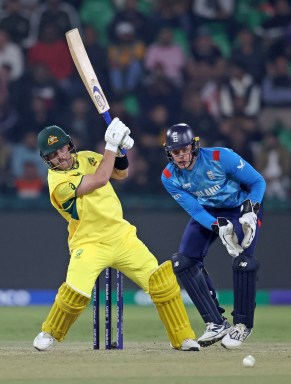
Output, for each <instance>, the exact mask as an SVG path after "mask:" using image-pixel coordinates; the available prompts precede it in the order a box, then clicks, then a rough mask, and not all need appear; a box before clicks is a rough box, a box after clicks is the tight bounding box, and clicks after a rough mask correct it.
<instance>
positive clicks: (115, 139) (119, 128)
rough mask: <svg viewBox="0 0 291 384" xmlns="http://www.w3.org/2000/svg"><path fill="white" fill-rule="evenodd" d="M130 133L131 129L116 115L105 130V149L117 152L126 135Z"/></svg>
mask: <svg viewBox="0 0 291 384" xmlns="http://www.w3.org/2000/svg"><path fill="white" fill-rule="evenodd" d="M129 134H130V129H129V128H128V127H127V126H126V125H125V124H124V123H123V122H122V121H120V120H119V118H118V117H115V118H114V119H113V120H112V122H111V123H110V125H109V126H108V128H107V129H106V132H105V136H104V138H105V141H106V146H105V149H107V150H109V151H112V152H115V153H117V151H118V146H120V145H121V143H122V141H123V139H124V138H125V136H126V135H129Z"/></svg>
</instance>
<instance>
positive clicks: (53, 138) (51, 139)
mask: <svg viewBox="0 0 291 384" xmlns="http://www.w3.org/2000/svg"><path fill="white" fill-rule="evenodd" d="M58 141H59V139H58V138H57V136H53V135H50V136H49V137H48V139H47V143H48V145H53V144H55V143H57V142H58Z"/></svg>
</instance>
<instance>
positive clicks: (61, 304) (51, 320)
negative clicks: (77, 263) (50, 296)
mask: <svg viewBox="0 0 291 384" xmlns="http://www.w3.org/2000/svg"><path fill="white" fill-rule="evenodd" d="M89 303H90V298H88V297H85V296H83V295H81V294H80V293H78V292H76V291H75V290H74V289H73V288H71V287H70V286H69V285H68V284H67V283H63V284H62V285H61V286H60V288H59V290H58V294H57V296H56V299H55V302H54V304H53V306H52V308H51V310H50V312H49V314H48V317H47V319H46V320H45V321H44V323H43V324H42V331H43V332H47V333H49V334H50V335H51V336H53V337H54V338H55V339H56V340H57V341H62V340H64V338H65V336H66V334H67V332H68V330H69V329H70V327H71V325H72V324H73V323H74V322H75V320H76V319H77V318H78V317H79V315H80V314H81V313H82V312H83V310H84V309H85V308H86V307H87V305H88V304H89Z"/></svg>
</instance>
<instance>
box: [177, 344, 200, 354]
mask: <svg viewBox="0 0 291 384" xmlns="http://www.w3.org/2000/svg"><path fill="white" fill-rule="evenodd" d="M199 345H200V344H199ZM180 351H183V352H193V351H194V352H199V351H200V348H198V347H192V348H189V349H182V348H181V349H180Z"/></svg>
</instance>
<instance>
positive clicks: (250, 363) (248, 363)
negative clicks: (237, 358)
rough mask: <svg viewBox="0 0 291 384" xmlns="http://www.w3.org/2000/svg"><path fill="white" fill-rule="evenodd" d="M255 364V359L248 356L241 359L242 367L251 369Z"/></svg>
mask: <svg viewBox="0 0 291 384" xmlns="http://www.w3.org/2000/svg"><path fill="white" fill-rule="evenodd" d="M255 363H256V360H255V358H254V357H253V356H252V355H248V356H246V357H244V359H243V366H244V367H253V366H254V365H255Z"/></svg>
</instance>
